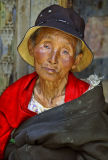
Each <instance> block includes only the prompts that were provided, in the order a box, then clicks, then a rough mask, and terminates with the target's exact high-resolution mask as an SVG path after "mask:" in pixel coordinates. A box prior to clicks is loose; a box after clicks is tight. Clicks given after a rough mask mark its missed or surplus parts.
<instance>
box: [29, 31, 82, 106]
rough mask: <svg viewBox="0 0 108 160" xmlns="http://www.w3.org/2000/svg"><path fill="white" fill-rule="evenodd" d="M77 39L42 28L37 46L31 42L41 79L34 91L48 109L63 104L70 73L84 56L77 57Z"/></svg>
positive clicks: (38, 99) (31, 49) (35, 63)
mask: <svg viewBox="0 0 108 160" xmlns="http://www.w3.org/2000/svg"><path fill="white" fill-rule="evenodd" d="M76 44H77V39H76V38H75V37H73V36H71V35H68V34H66V33H64V32H62V31H59V30H56V29H51V28H42V29H41V31H40V33H39V35H38V36H37V37H36V45H35V46H34V45H33V44H32V42H31V41H29V43H28V48H29V52H30V54H31V55H32V56H33V57H34V66H35V70H36V72H37V73H38V75H39V79H38V81H37V83H36V85H35V88H34V94H35V99H36V100H37V101H39V102H40V103H41V104H42V105H44V106H45V107H55V106H57V105H60V104H62V103H64V95H65V86H66V84H67V78H68V73H69V71H70V70H71V69H75V67H76V65H77V64H78V63H79V61H80V59H81V57H82V55H81V54H79V55H78V56H77V57H76V56H75V48H76Z"/></svg>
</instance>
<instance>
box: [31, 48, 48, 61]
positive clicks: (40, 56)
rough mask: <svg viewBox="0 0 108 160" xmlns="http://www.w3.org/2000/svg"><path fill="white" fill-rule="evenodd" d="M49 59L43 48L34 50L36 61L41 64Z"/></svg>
mask: <svg viewBox="0 0 108 160" xmlns="http://www.w3.org/2000/svg"><path fill="white" fill-rule="evenodd" d="M46 59H47V54H46V53H45V51H44V50H43V49H41V48H35V49H34V60H35V62H38V63H39V64H41V63H43V62H44V61H45V60H46Z"/></svg>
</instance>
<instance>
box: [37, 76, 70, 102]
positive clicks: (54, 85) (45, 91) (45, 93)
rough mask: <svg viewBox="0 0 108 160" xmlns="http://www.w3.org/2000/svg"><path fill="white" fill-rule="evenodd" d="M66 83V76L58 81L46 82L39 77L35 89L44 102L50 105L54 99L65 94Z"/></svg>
mask: <svg viewBox="0 0 108 160" xmlns="http://www.w3.org/2000/svg"><path fill="white" fill-rule="evenodd" d="M67 81H68V74H67V75H66V76H65V77H64V78H61V79H59V80H58V81H57V80H56V81H54V82H51V81H47V80H44V79H42V78H41V77H39V79H38V80H37V83H36V87H35V89H36V90H37V91H36V92H37V93H38V95H41V97H43V98H42V99H44V100H45V101H47V102H49V103H51V102H52V101H53V100H54V99H55V98H56V97H58V96H62V95H64V94H65V86H66V84H67Z"/></svg>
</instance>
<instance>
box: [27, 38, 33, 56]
mask: <svg viewBox="0 0 108 160" xmlns="http://www.w3.org/2000/svg"><path fill="white" fill-rule="evenodd" d="M28 50H29V54H30V55H31V56H34V54H33V44H32V42H31V40H28Z"/></svg>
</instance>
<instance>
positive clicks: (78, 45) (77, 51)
mask: <svg viewBox="0 0 108 160" xmlns="http://www.w3.org/2000/svg"><path fill="white" fill-rule="evenodd" d="M81 51H82V42H81V40H79V39H78V41H77V45H76V56H77V55H78V54H79V53H81Z"/></svg>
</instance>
